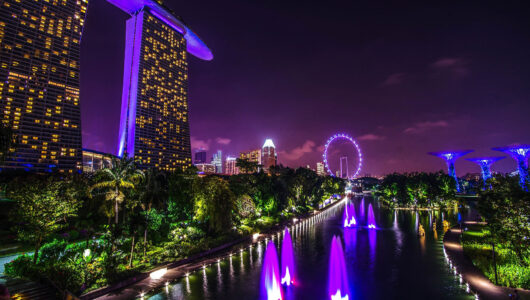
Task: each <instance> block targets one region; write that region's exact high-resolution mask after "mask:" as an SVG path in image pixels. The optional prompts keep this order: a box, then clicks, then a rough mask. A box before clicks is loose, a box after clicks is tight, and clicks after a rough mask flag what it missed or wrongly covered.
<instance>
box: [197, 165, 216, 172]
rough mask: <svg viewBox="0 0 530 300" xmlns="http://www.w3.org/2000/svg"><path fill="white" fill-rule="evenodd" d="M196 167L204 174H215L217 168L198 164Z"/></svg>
mask: <svg viewBox="0 0 530 300" xmlns="http://www.w3.org/2000/svg"><path fill="white" fill-rule="evenodd" d="M195 167H196V168H197V169H198V170H199V172H201V173H204V174H214V173H215V166H214V165H212V164H196V165H195Z"/></svg>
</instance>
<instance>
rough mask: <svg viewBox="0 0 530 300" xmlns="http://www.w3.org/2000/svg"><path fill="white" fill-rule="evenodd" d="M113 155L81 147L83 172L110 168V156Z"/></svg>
mask: <svg viewBox="0 0 530 300" xmlns="http://www.w3.org/2000/svg"><path fill="white" fill-rule="evenodd" d="M113 156H114V155H111V154H108V153H103V152H99V151H94V150H90V149H83V172H85V173H93V172H96V171H99V170H102V169H106V168H112V157H113Z"/></svg>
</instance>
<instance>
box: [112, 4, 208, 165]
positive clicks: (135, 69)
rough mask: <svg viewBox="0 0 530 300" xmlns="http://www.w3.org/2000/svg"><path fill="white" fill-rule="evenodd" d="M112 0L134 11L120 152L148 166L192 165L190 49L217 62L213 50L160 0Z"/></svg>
mask: <svg viewBox="0 0 530 300" xmlns="http://www.w3.org/2000/svg"><path fill="white" fill-rule="evenodd" d="M108 1H109V2H110V3H112V4H114V5H115V6H117V7H118V8H120V9H121V10H123V11H125V12H126V13H128V14H129V15H131V18H130V19H129V20H127V24H126V37H125V43H126V44H125V61H124V75H123V92H122V107H121V121H120V133H119V144H118V156H120V157H121V156H123V155H126V156H129V157H135V158H136V159H138V160H139V161H140V163H141V166H142V167H155V168H158V169H163V170H168V171H174V170H176V169H177V168H186V167H189V166H190V165H191V147H190V128H189V123H188V53H190V54H192V55H194V56H196V57H198V58H200V59H203V60H211V59H213V55H212V52H211V51H210V49H209V48H208V47H207V46H206V45H205V44H204V43H203V42H202V41H201V40H200V38H199V37H198V36H197V35H196V34H195V33H193V31H191V29H189V28H188V27H187V26H186V25H185V24H184V23H183V22H182V21H181V20H179V19H178V18H177V17H175V14H174V13H173V12H171V11H170V10H169V9H168V8H166V7H163V6H162V5H161V4H159V3H158V2H159V1H154V0H135V1H130V0H108Z"/></svg>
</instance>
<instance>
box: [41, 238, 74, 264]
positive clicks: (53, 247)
mask: <svg viewBox="0 0 530 300" xmlns="http://www.w3.org/2000/svg"><path fill="white" fill-rule="evenodd" d="M67 246H68V242H67V241H65V240H57V239H54V240H53V241H51V242H49V243H46V244H44V245H43V246H42V248H41V249H40V252H39V261H40V262H46V261H48V260H54V261H56V260H59V259H60V258H61V256H62V255H63V252H64V250H65V249H66V247H67Z"/></svg>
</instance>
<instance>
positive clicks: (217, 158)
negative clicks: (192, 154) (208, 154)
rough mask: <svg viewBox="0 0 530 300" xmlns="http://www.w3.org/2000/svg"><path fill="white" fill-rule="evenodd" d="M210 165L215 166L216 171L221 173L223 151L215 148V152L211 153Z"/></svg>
mask: <svg viewBox="0 0 530 300" xmlns="http://www.w3.org/2000/svg"><path fill="white" fill-rule="evenodd" d="M212 165H214V166H215V172H216V173H219V174H220V173H223V152H222V151H221V150H217V152H216V153H214V154H213V157H212Z"/></svg>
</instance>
